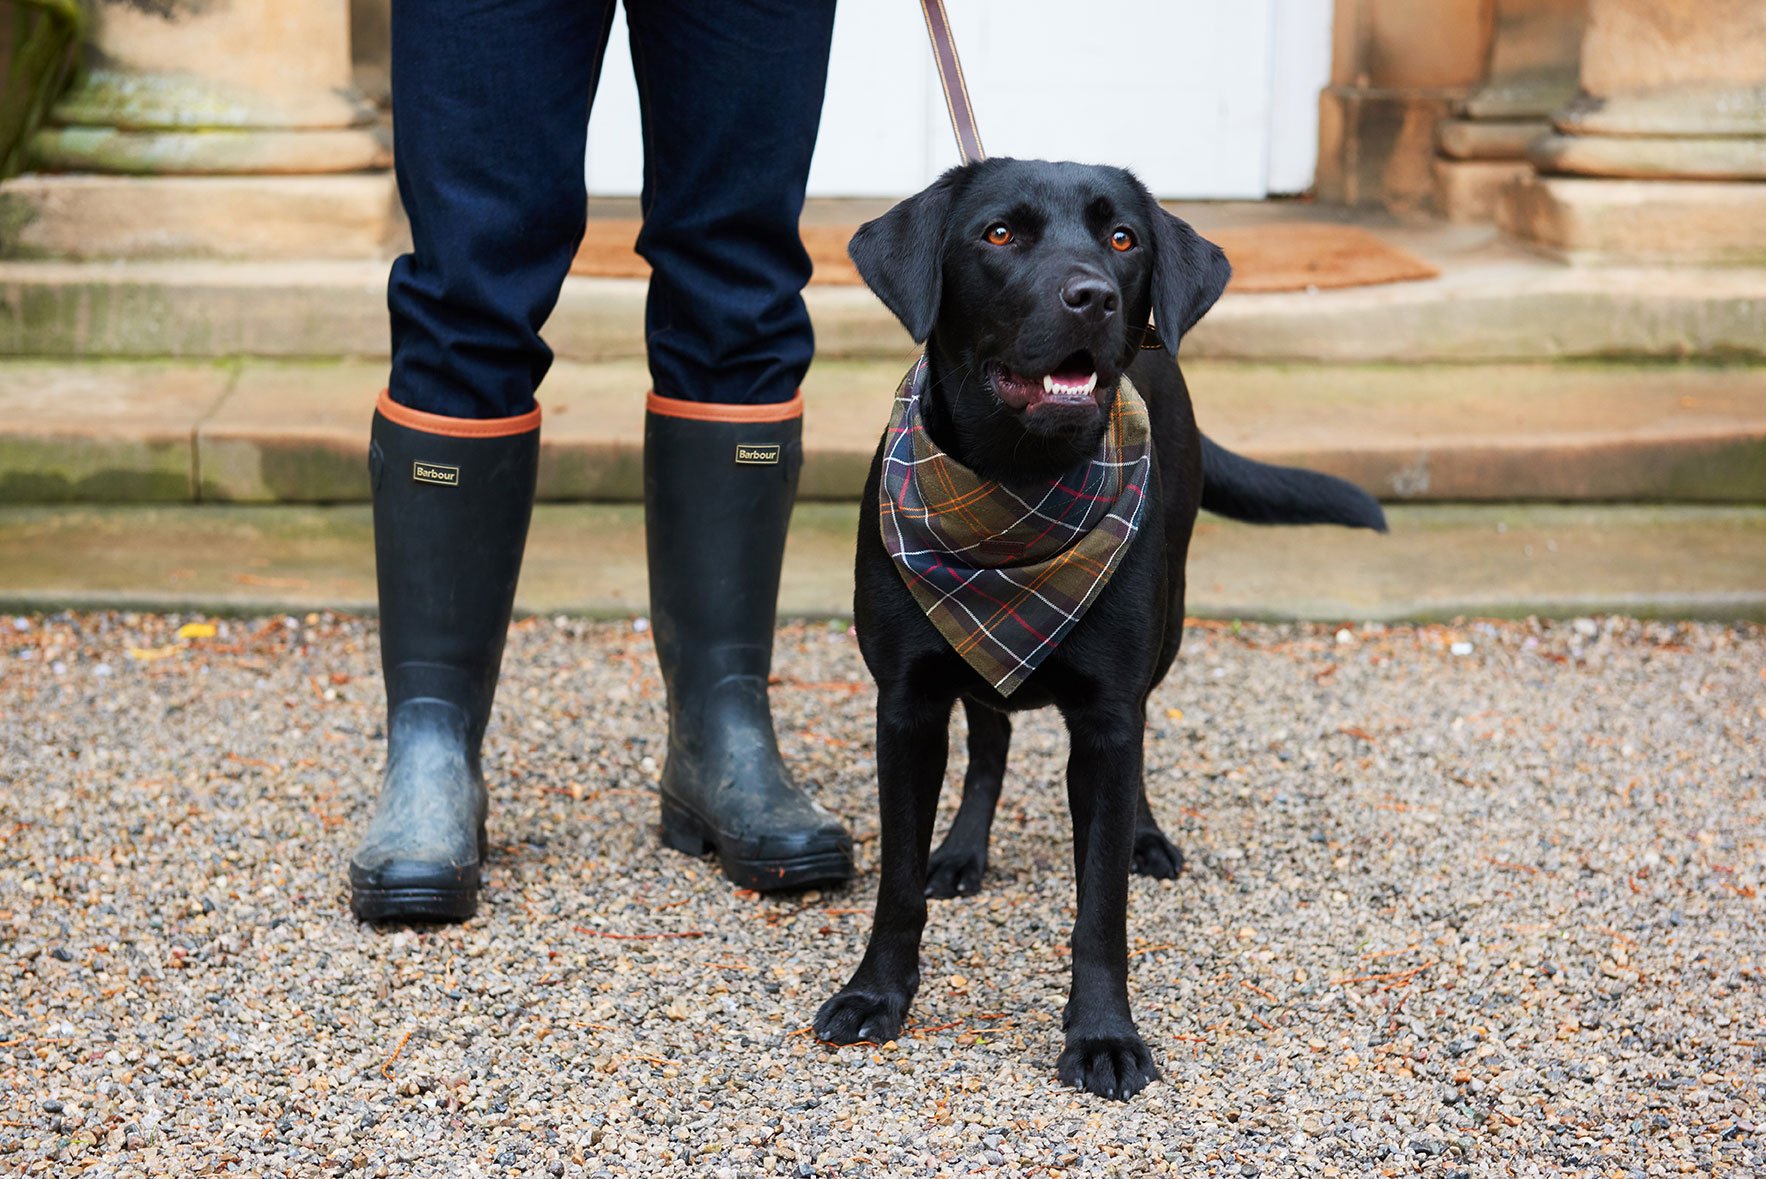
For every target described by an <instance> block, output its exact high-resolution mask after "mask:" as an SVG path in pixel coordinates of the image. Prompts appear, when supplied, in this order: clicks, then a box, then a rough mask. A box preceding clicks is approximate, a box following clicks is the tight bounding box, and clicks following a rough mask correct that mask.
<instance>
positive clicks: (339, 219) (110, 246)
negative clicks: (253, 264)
mask: <svg viewBox="0 0 1766 1179" xmlns="http://www.w3.org/2000/svg"><path fill="white" fill-rule="evenodd" d="M396 207H397V193H396V191H395V189H394V186H393V179H392V175H391V174H390V173H386V172H365V173H354V174H349V175H339V176H155V177H152V178H140V177H133V176H85V175H81V176H50V175H31V176H20V177H17V178H15V179H13V180H9V181H7V182H6V185H5V187H4V188H0V257H10V258H65V259H75V260H78V259H97V258H127V259H146V258H249V259H253V260H261V261H273V260H276V259H284V258H290V259H292V258H372V257H378V256H380V255H382V254H383V253H384V252H385V248H386V247H385V243H386V241H387V239H388V237H389V235H390V234H391V232H392V227H393V225H394V220H395V217H394V215H395V211H396ZM382 319H383V320H384V314H383V315H382Z"/></svg>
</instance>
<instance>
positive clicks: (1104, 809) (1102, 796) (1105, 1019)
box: [1056, 709, 1159, 1101]
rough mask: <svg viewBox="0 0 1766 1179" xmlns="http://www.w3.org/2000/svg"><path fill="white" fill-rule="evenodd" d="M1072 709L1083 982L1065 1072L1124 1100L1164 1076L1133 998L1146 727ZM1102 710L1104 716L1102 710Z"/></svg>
mask: <svg viewBox="0 0 1766 1179" xmlns="http://www.w3.org/2000/svg"><path fill="white" fill-rule="evenodd" d="M1087 711H1088V713H1090V715H1084V716H1081V715H1078V714H1074V715H1069V716H1068V718H1067V730H1068V733H1069V734H1070V737H1071V741H1072V752H1071V753H1070V754H1069V755H1068V759H1067V799H1068V805H1069V806H1070V807H1071V808H1072V811H1073V860H1074V867H1075V869H1076V873H1077V875H1078V878H1079V914H1078V916H1077V917H1076V918H1075V920H1074V922H1073V989H1072V991H1071V992H1070V994H1069V996H1068V999H1067V1011H1066V1019H1065V1021H1064V1023H1065V1027H1066V1039H1067V1043H1066V1047H1065V1048H1064V1049H1063V1051H1062V1052H1061V1058H1060V1060H1059V1061H1058V1062H1057V1064H1056V1071H1057V1072H1059V1073H1060V1076H1061V1080H1063V1081H1064V1082H1066V1083H1067V1084H1069V1085H1073V1086H1076V1087H1077V1088H1081V1089H1085V1090H1087V1091H1089V1092H1092V1093H1096V1094H1098V1095H1099V1096H1100V1097H1108V1098H1111V1099H1113V1100H1116V1101H1123V1100H1126V1099H1127V1098H1129V1097H1132V1096H1134V1095H1135V1094H1136V1093H1138V1092H1140V1091H1141V1090H1142V1089H1144V1088H1145V1087H1146V1086H1147V1083H1148V1082H1150V1081H1152V1080H1153V1079H1154V1078H1156V1077H1158V1075H1159V1070H1158V1068H1157V1067H1156V1066H1155V1065H1154V1064H1153V1056H1152V1053H1151V1052H1149V1051H1148V1050H1147V1045H1146V1042H1145V1041H1143V1040H1142V1039H1141V1037H1140V1033H1139V1032H1137V1031H1136V1030H1135V1026H1134V1016H1133V1015H1132V1014H1131V1012H1130V1010H1129V1005H1128V869H1129V863H1130V861H1131V860H1132V859H1133V855H1134V840H1135V796H1136V794H1137V793H1138V791H1139V790H1140V780H1141V761H1142V748H1141V741H1142V730H1141V726H1140V725H1139V724H1138V723H1136V722H1138V720H1139V717H1138V715H1137V714H1135V713H1133V712H1130V711H1129V710H1126V709H1124V710H1120V711H1121V714H1120V715H1112V714H1111V713H1109V712H1105V711H1103V710H1098V711H1096V712H1093V711H1092V710H1087ZM1100 713H1101V715H1100Z"/></svg>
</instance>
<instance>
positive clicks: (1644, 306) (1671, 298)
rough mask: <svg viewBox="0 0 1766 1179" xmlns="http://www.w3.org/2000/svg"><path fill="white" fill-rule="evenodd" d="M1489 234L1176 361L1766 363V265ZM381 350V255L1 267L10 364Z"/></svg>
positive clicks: (593, 296)
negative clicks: (1646, 256) (1417, 273)
mask: <svg viewBox="0 0 1766 1179" xmlns="http://www.w3.org/2000/svg"><path fill="white" fill-rule="evenodd" d="M0 191H3V190H0ZM1234 223H1235V224H1249V223H1250V222H1249V221H1235V222H1234ZM1491 236H1492V235H1491V233H1490V232H1489V231H1487V230H1478V229H1475V228H1473V229H1468V228H1466V227H1461V226H1443V225H1440V224H1434V225H1427V226H1419V227H1416V228H1414V229H1409V230H1406V231H1404V232H1403V233H1401V234H1397V235H1396V236H1395V240H1396V241H1397V242H1398V244H1400V245H1402V246H1403V247H1404V248H1406V249H1409V250H1411V251H1412V252H1413V253H1416V254H1417V255H1418V256H1419V257H1421V258H1423V259H1425V260H1426V261H1430V262H1433V263H1435V264H1436V265H1438V266H1440V267H1441V270H1442V274H1441V277H1440V278H1438V279H1434V280H1432V281H1429V282H1413V283H1394V284H1391V285H1389V286H1379V287H1354V288H1348V289H1344V290H1337V291H1321V292H1318V293H1315V294H1309V293H1305V292H1292V293H1279V294H1261V295H1237V294H1229V295H1227V296H1226V298H1224V299H1222V300H1221V301H1220V303H1219V304H1217V305H1216V306H1215V308H1214V309H1213V310H1212V311H1210V312H1209V313H1208V316H1207V318H1205V319H1204V320H1203V321H1202V322H1201V323H1200V324H1198V325H1197V326H1196V328H1195V329H1194V330H1193V331H1192V332H1191V333H1190V335H1189V336H1188V337H1187V338H1186V339H1185V341H1184V356H1185V358H1186V359H1188V358H1215V359H1236V360H1305V361H1310V360H1323V361H1330V362H1333V363H1340V362H1354V361H1393V362H1398V363H1406V364H1414V363H1421V362H1425V361H1462V360H1464V361H1491V360H1545V359H1554V360H1555V359H1564V358H1575V357H1595V358H1605V357H1667V358H1676V359H1678V358H1684V357H1700V356H1707V357H1723V358H1738V359H1739V358H1751V359H1761V358H1766V333H1762V332H1761V330H1760V324H1761V323H1762V322H1766V272H1763V271H1760V270H1752V269H1745V268H1731V267H1723V268H1716V269H1700V268H1696V267H1687V268H1685V269H1596V268H1575V267H1564V266H1561V265H1558V264H1556V263H1554V262H1550V261H1547V260H1545V259H1542V258H1539V257H1537V256H1536V255H1534V254H1532V253H1530V252H1528V251H1524V250H1522V249H1520V248H1518V247H1509V248H1504V247H1503V246H1501V245H1500V244H1497V243H1494V242H1492V241H1491ZM644 294H645V284H644V283H643V282H641V281H638V280H633V279H581V278H575V279H570V280H568V281H567V282H566V283H565V285H564V294H563V297H562V298H561V299H560V301H559V305H558V308H557V310H556V311H555V312H554V313H553V316H552V319H551V320H550V322H548V323H547V325H546V328H545V336H546V339H547V340H548V341H549V342H550V343H551V344H552V346H553V348H554V349H555V350H556V351H557V353H558V355H559V356H560V357H562V358H565V359H569V360H577V361H599V360H612V359H632V358H637V357H640V356H641V355H642V350H643V322H644ZM806 299H807V301H808V303H809V308H810V315H811V318H812V319H813V320H814V323H815V328H816V345H817V352H818V355H819V356H820V357H821V358H823V359H839V358H853V357H863V358H871V359H879V360H887V361H889V362H890V364H891V365H895V366H899V368H905V367H906V366H907V363H908V360H909V358H911V357H912V356H913V355H914V353H915V347H914V344H913V342H912V341H911V340H909V339H908V337H907V333H906V332H904V331H903V330H902V329H901V326H900V325H899V324H897V323H896V322H895V320H894V319H893V318H892V317H891V316H890V314H889V313H888V311H886V310H885V309H884V308H883V307H882V305H881V304H880V303H878V302H877V300H876V298H875V297H874V296H873V295H872V294H871V293H870V292H869V291H867V290H864V289H863V288H859V287H811V288H810V289H809V291H808V292H807V294H806ZM387 349H388V337H387V328H386V262H385V261H360V262H342V261H334V262H282V263H237V262H138V263H130V264H128V265H115V264H98V263H87V264H81V263H57V262H17V261H15V262H0V356H44V357H60V358H71V357H128V356H135V357H155V356H183V357H211V356H235V355H239V356H258V357H288V358H295V357H306V358H328V357H338V356H355V357H384V356H386V355H387ZM811 372H812V379H814V370H813V369H812V370H811Z"/></svg>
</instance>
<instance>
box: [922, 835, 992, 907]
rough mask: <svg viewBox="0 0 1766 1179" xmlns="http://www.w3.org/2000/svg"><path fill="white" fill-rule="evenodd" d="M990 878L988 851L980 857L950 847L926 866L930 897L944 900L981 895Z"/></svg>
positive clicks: (945, 847)
mask: <svg viewBox="0 0 1766 1179" xmlns="http://www.w3.org/2000/svg"><path fill="white" fill-rule="evenodd" d="M986 874H987V852H986V850H985V849H983V850H982V851H981V852H980V853H979V854H977V853H976V852H973V851H970V850H969V849H967V848H953V847H951V846H950V844H949V843H946V844H945V845H944V846H943V847H940V848H939V849H938V850H937V851H935V852H933V853H932V859H931V862H930V863H928V864H927V866H926V895H927V896H929V897H935V898H940V899H948V898H950V897H972V896H974V895H975V894H976V893H978V892H980V891H981V878H982V877H983V876H985V875H986Z"/></svg>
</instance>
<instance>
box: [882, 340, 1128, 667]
mask: <svg viewBox="0 0 1766 1179" xmlns="http://www.w3.org/2000/svg"><path fill="white" fill-rule="evenodd" d="M927 380H928V376H927V369H926V358H925V357H924V356H922V357H921V358H920V359H919V360H918V361H917V362H916V363H915V364H914V367H913V368H912V369H910V370H909V371H908V374H907V376H906V377H905V378H904V379H903V380H902V383H901V387H900V389H898V390H897V391H896V395H895V409H894V412H893V413H892V414H891V415H890V419H889V430H888V433H887V435H886V436H885V439H884V447H883V469H882V478H881V481H880V487H879V491H878V507H879V509H880V511H879V513H878V514H879V517H880V524H881V527H882V532H883V547H884V548H885V549H887V550H888V552H889V556H890V557H891V559H892V560H893V561H894V562H895V569H896V572H898V573H900V574H901V578H902V581H903V582H905V583H906V585H907V587H908V590H909V591H910V592H911V593H912V594H913V595H914V600H915V601H916V602H918V603H919V605H920V609H922V610H924V611H925V612H926V617H927V618H928V619H930V620H931V622H932V625H933V626H935V627H937V629H938V633H939V634H941V635H943V636H944V638H945V640H946V641H947V642H949V643H950V645H951V647H952V648H953V649H954V650H955V651H956V653H957V654H958V655H961V656H962V657H963V659H964V660H965V661H966V662H967V663H968V664H969V666H971V667H973V668H974V669H975V670H976V671H977V672H978V673H980V675H981V677H982V678H983V679H985V680H986V681H987V682H988V683H990V684H992V685H993V686H994V688H995V689H996V690H997V691H998V692H999V693H1000V694H1001V695H1003V696H1010V695H1011V694H1012V693H1013V692H1014V691H1016V690H1017V689H1018V687H1019V686H1020V685H1021V684H1023V682H1024V681H1025V679H1027V678H1028V677H1029V676H1030V674H1031V672H1033V671H1035V670H1036V668H1037V667H1038V665H1040V664H1041V663H1042V661H1043V660H1044V659H1045V658H1047V657H1048V654H1049V652H1051V651H1053V650H1054V649H1055V648H1056V647H1057V646H1058V645H1059V644H1060V642H1061V640H1062V638H1064V637H1065V636H1066V634H1067V632H1068V631H1070V630H1072V629H1073V627H1074V625H1075V624H1076V623H1078V622H1079V620H1080V618H1082V617H1083V616H1084V615H1085V612H1086V610H1087V609H1088V608H1089V607H1090V606H1091V604H1092V603H1093V602H1094V601H1096V600H1097V596H1098V594H1100V593H1101V592H1103V589H1104V586H1106V585H1108V584H1109V581H1110V578H1111V576H1112V575H1113V574H1114V573H1115V572H1116V569H1117V567H1118V566H1119V565H1120V564H1121V563H1122V558H1123V555H1124V554H1126V553H1127V552H1128V547H1129V545H1130V544H1132V543H1133V542H1134V538H1135V535H1136V534H1137V533H1138V532H1139V531H1140V527H1141V523H1142V519H1143V517H1144V516H1145V514H1146V488H1147V481H1148V480H1149V479H1150V478H1151V477H1152V467H1153V452H1152V444H1151V439H1152V430H1151V426H1150V424H1149V421H1148V418H1147V407H1146V403H1145V402H1143V401H1142V400H1141V396H1140V394H1139V393H1137V392H1136V391H1135V388H1134V386H1133V385H1132V384H1130V383H1129V381H1128V378H1127V377H1123V378H1122V381H1121V384H1120V387H1119V388H1118V390H1117V393H1116V399H1115V405H1114V408H1113V409H1112V410H1111V414H1110V423H1109V426H1108V428H1107V429H1106V430H1105V431H1104V443H1103V446H1102V448H1101V449H1100V451H1099V453H1098V454H1096V455H1095V456H1093V457H1092V458H1090V459H1087V460H1086V461H1085V462H1082V463H1080V464H1079V465H1078V466H1076V467H1074V468H1073V469H1072V470H1071V471H1068V472H1066V473H1065V474H1063V475H1062V476H1061V477H1060V478H1058V479H1051V480H1047V481H1043V482H1037V483H1032V484H1025V485H1014V486H1010V487H1008V486H1007V485H1005V484H1004V483H1000V482H997V481H995V480H991V479H983V478H981V477H980V476H979V475H977V474H975V472H973V471H971V470H969V469H968V468H967V467H965V466H963V465H962V464H961V463H959V462H957V461H956V460H955V459H953V458H951V457H950V456H949V455H947V454H945V453H944V452H943V451H941V450H939V449H938V447H937V446H936V445H935V444H934V443H933V441H932V439H931V436H930V435H928V434H927V432H926V428H925V424H924V422H923V420H922V418H921V413H920V401H921V397H922V395H923V394H924V393H925V389H926V383H927Z"/></svg>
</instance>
